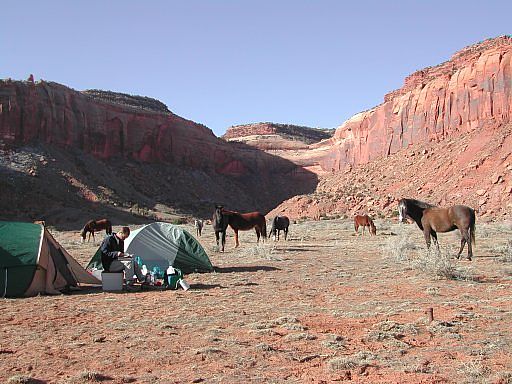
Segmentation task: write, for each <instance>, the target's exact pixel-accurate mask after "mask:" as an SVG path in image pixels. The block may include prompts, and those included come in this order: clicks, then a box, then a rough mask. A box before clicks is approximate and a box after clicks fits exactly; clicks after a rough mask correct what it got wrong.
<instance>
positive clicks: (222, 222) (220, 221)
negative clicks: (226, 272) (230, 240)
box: [212, 205, 228, 252]
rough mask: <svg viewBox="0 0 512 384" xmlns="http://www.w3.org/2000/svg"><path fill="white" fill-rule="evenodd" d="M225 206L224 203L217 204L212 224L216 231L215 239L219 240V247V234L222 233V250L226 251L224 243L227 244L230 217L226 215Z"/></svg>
mask: <svg viewBox="0 0 512 384" xmlns="http://www.w3.org/2000/svg"><path fill="white" fill-rule="evenodd" d="M223 209H224V207H223V206H222V205H216V206H215V211H214V212H213V218H212V226H213V231H214V232H215V240H216V241H217V247H218V246H219V234H221V236H222V237H221V240H222V241H221V244H222V252H224V245H225V244H226V229H227V227H228V219H227V217H226V216H224V214H223V213H222V212H223Z"/></svg>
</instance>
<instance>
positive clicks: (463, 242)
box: [457, 235, 469, 259]
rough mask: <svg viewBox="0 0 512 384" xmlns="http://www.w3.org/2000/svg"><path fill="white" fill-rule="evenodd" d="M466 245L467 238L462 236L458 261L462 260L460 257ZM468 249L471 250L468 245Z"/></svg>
mask: <svg viewBox="0 0 512 384" xmlns="http://www.w3.org/2000/svg"><path fill="white" fill-rule="evenodd" d="M465 245H466V238H465V237H464V235H462V239H460V249H459V253H457V259H459V258H460V255H461V253H462V251H463V250H464V246H465ZM468 248H469V245H468Z"/></svg>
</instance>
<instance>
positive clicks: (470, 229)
mask: <svg viewBox="0 0 512 384" xmlns="http://www.w3.org/2000/svg"><path fill="white" fill-rule="evenodd" d="M398 213H399V221H400V222H403V221H405V218H406V217H407V216H408V217H410V218H411V219H412V220H414V221H415V222H416V224H417V225H418V227H419V228H420V229H421V230H422V231H423V235H424V236H425V242H426V243H427V247H428V248H430V237H433V238H434V242H435V243H436V246H437V248H438V249H439V242H438V241H437V232H441V233H443V232H450V231H453V230H455V229H457V228H458V229H459V231H460V234H461V236H462V239H461V241H460V249H459V253H458V254H457V259H458V258H460V255H461V253H462V251H463V250H464V246H465V245H466V243H467V244H468V260H471V259H472V257H473V245H474V244H475V221H476V220H475V211H474V210H473V209H472V208H470V207H466V206H465V205H454V206H451V207H449V208H439V207H436V206H435V205H432V204H428V203H425V202H423V201H419V200H413V199H401V200H400V201H399V203H398Z"/></svg>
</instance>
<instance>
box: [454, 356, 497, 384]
mask: <svg viewBox="0 0 512 384" xmlns="http://www.w3.org/2000/svg"><path fill="white" fill-rule="evenodd" d="M458 371H459V373H460V374H461V375H463V377H464V378H465V381H464V382H465V383H485V382H487V380H486V379H487V377H488V376H489V374H490V373H491V370H490V369H489V367H486V366H485V365H483V364H482V362H480V361H474V360H472V361H467V362H465V363H463V364H462V365H461V366H460V367H459V369H458Z"/></svg>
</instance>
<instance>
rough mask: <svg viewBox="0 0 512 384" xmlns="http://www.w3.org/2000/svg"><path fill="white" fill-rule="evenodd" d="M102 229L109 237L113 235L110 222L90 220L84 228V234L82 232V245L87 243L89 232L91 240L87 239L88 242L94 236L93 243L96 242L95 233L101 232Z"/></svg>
mask: <svg viewBox="0 0 512 384" xmlns="http://www.w3.org/2000/svg"><path fill="white" fill-rule="evenodd" d="M102 229H104V230H105V232H106V233H107V235H110V234H112V223H111V222H110V220H108V219H101V220H89V221H88V222H87V223H85V225H84V227H83V228H82V232H80V236H81V237H82V243H83V242H84V241H85V237H86V235H87V232H89V238H88V239H87V241H90V240H91V234H92V241H93V242H94V241H95V240H96V239H95V238H94V232H98V231H101V230H102Z"/></svg>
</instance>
